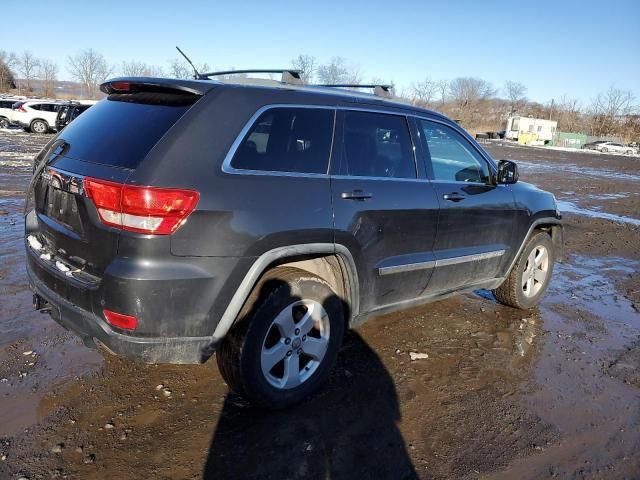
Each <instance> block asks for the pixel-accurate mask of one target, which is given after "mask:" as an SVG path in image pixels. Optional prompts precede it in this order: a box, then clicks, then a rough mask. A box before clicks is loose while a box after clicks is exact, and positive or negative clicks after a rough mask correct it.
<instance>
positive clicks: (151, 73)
mask: <svg viewBox="0 0 640 480" xmlns="http://www.w3.org/2000/svg"><path fill="white" fill-rule="evenodd" d="M122 74H123V75H124V76H125V77H164V72H163V71H162V67H160V66H158V65H148V64H146V63H144V62H140V61H137V60H131V61H130V62H122Z"/></svg>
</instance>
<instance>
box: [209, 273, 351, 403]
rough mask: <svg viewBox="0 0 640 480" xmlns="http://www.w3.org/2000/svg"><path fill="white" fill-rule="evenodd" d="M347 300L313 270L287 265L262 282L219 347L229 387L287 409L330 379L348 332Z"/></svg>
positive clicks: (222, 371) (221, 365) (253, 401)
mask: <svg viewBox="0 0 640 480" xmlns="http://www.w3.org/2000/svg"><path fill="white" fill-rule="evenodd" d="M344 317H345V315H344V308H343V305H342V301H341V300H340V298H339V297H338V296H337V295H336V294H335V292H334V291H333V289H332V288H331V286H330V285H329V284H328V283H327V282H326V281H324V280H323V279H321V278H320V277H317V276H315V275H313V274H310V273H308V272H305V271H303V270H299V269H296V268H289V267H282V268H276V269H274V270H272V271H270V272H268V273H267V274H266V275H265V276H264V278H263V279H262V280H261V281H260V282H259V283H258V285H256V287H255V288H254V290H253V292H252V293H251V295H250V296H249V299H248V300H247V304H246V305H245V307H244V308H243V310H242V311H241V312H240V315H239V316H238V320H237V322H236V324H235V325H234V326H233V327H232V328H231V330H230V331H229V333H228V334H227V336H226V337H225V338H224V340H223V341H222V343H221V345H220V347H219V348H218V350H217V352H216V359H217V362H218V368H219V369H220V373H221V374H222V377H223V378H224V379H225V381H226V382H227V384H228V385H229V387H230V388H231V389H232V390H233V391H235V392H236V393H238V394H240V395H242V396H244V397H246V398H247V399H248V400H250V401H251V402H252V403H253V404H254V405H256V406H259V407H262V408H268V409H281V408H285V407H287V406H290V405H293V404H295V403H298V402H300V401H302V400H303V399H304V398H306V397H308V396H309V395H311V394H312V393H314V392H315V391H316V390H317V389H318V388H320V386H321V385H322V384H323V383H324V382H325V381H326V379H327V377H328V376H329V373H330V372H331V369H332V368H333V365H334V363H335V361H336V358H337V355H338V349H339V348H340V345H341V344H342V338H343V335H344V324H345V318H344Z"/></svg>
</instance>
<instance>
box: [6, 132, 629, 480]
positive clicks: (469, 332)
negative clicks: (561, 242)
mask: <svg viewBox="0 0 640 480" xmlns="http://www.w3.org/2000/svg"><path fill="white" fill-rule="evenodd" d="M48 138H50V137H47V136H37V135H31V134H26V133H21V132H15V131H14V132H7V131H0V259H1V263H0V305H1V308H0V457H1V461H0V478H1V479H4V478H9V479H17V478H20V477H25V478H28V479H39V478H82V479H85V478H88V479H98V478H110V479H112V478H113V479H121V478H123V479H128V478H149V479H151V478H153V479H155V478H158V479H165V478H167V479H169V478H171V479H183V478H184V479H196V478H203V477H204V478H222V479H230V478H273V479H283V478H318V479H320V478H332V479H340V478H358V479H360V478H393V479H402V478H416V477H417V478H421V479H432V478H433V479H445V478H447V479H448V478H505V479H511V478H518V479H528V478H531V479H534V478H576V479H579V478H602V479H618V478H619V479H625V478H628V479H632V478H640V374H639V372H640V279H639V278H638V270H639V268H640V254H639V251H640V159H638V158H629V157H618V156H614V155H607V156H604V155H594V154H584V153H579V152H576V153H567V152H563V151H552V150H544V149H540V148H528V147H516V146H508V145H501V144H500V143H495V142H494V143H491V144H487V145H486V148H487V149H488V150H489V151H490V152H491V153H492V154H493V156H494V157H495V158H511V159H515V160H517V161H518V162H519V164H520V166H521V179H522V180H524V181H529V182H532V183H535V184H537V185H540V186H542V187H544V188H546V189H549V190H551V191H553V192H554V193H555V194H556V196H557V197H558V199H559V200H560V201H561V202H560V205H561V209H563V210H565V212H568V213H567V214H566V216H565V219H566V222H567V231H566V245H567V261H566V262H565V263H564V264H561V265H557V267H556V271H555V273H554V278H553V282H552V284H551V286H550V289H549V291H548V293H547V296H546V298H545V300H544V302H543V304H542V306H541V307H540V308H539V309H536V310H533V311H529V312H522V311H517V310H514V309H511V308H508V307H505V306H502V305H499V304H497V303H496V302H495V300H494V299H493V297H492V295H491V293H490V292H486V291H478V292H475V293H473V294H468V295H464V296H461V297H458V298H452V299H449V300H443V301H440V302H437V303H434V304H431V305H429V306H426V307H421V308H417V309H413V310H410V311H406V312H402V313H396V314H392V315H387V316H384V317H380V318H377V319H375V320H373V321H371V322H369V323H367V324H366V325H364V326H362V327H361V328H358V329H357V330H356V331H354V332H352V333H351V334H350V335H349V336H348V338H347V340H346V342H345V345H344V348H343V349H342V351H341V354H340V359H339V364H338V366H337V368H336V369H335V372H334V374H333V376H332V378H331V382H330V384H329V385H328V386H327V388H325V389H324V390H323V391H322V392H321V393H320V394H318V395H317V396H315V397H314V398H312V399H310V400H309V401H307V402H305V403H303V404H302V405H299V406H297V407H295V408H292V409H290V410H288V411H284V412H278V413H272V412H271V413H268V412H262V411H258V410H255V409H254V408H252V407H251V406H250V405H248V404H246V403H245V402H244V401H243V400H242V399H241V398H239V397H237V396H235V395H233V394H230V393H229V391H228V389H227V387H226V385H225V384H224V382H223V381H222V379H221V377H220V375H219V374H218V372H217V370H216V367H215V364H214V362H209V363H208V364H205V365H199V366H166V365H162V366H149V365H143V364H140V363H136V362H132V361H128V360H123V359H119V358H114V357H110V356H106V357H103V356H102V355H101V354H100V353H97V352H94V351H91V350H89V349H87V348H85V347H84V346H83V345H82V344H81V343H80V342H79V341H78V340H76V339H75V338H74V337H73V335H71V334H69V333H67V332H65V331H64V330H63V329H62V328H61V327H59V326H58V325H57V324H56V323H54V322H53V321H52V320H51V319H50V318H49V317H48V316H47V315H41V314H38V313H34V312H33V311H32V310H31V294H30V292H29V290H28V286H27V283H26V278H25V272H24V266H23V262H24V254H23V247H22V225H21V219H22V217H21V214H22V195H23V191H24V190H25V187H26V184H27V182H28V178H29V172H30V168H31V162H30V159H31V157H32V156H33V155H34V153H35V152H36V151H37V150H38V149H39V148H40V146H41V145H43V143H44V142H45V141H46V140H47V139H48ZM410 352H419V353H426V354H428V358H426V359H421V360H414V361H412V360H411V359H410V356H409V353H410Z"/></svg>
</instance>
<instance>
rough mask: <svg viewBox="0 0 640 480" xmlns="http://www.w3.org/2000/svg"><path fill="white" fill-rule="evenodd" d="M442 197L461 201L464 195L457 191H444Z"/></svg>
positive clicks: (451, 200) (452, 200)
mask: <svg viewBox="0 0 640 480" xmlns="http://www.w3.org/2000/svg"><path fill="white" fill-rule="evenodd" d="M442 198H444V199H445V200H449V201H450V202H461V201H462V200H464V195H460V194H459V193H458V192H453V193H445V194H444V195H442Z"/></svg>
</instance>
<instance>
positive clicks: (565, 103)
mask: <svg viewBox="0 0 640 480" xmlns="http://www.w3.org/2000/svg"><path fill="white" fill-rule="evenodd" d="M556 111H557V117H558V130H561V131H565V132H576V131H578V129H579V128H580V123H581V120H582V112H581V111H580V100H578V99H577V98H570V97H568V96H567V95H563V96H562V98H561V99H560V102H558V105H557V107H556Z"/></svg>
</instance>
